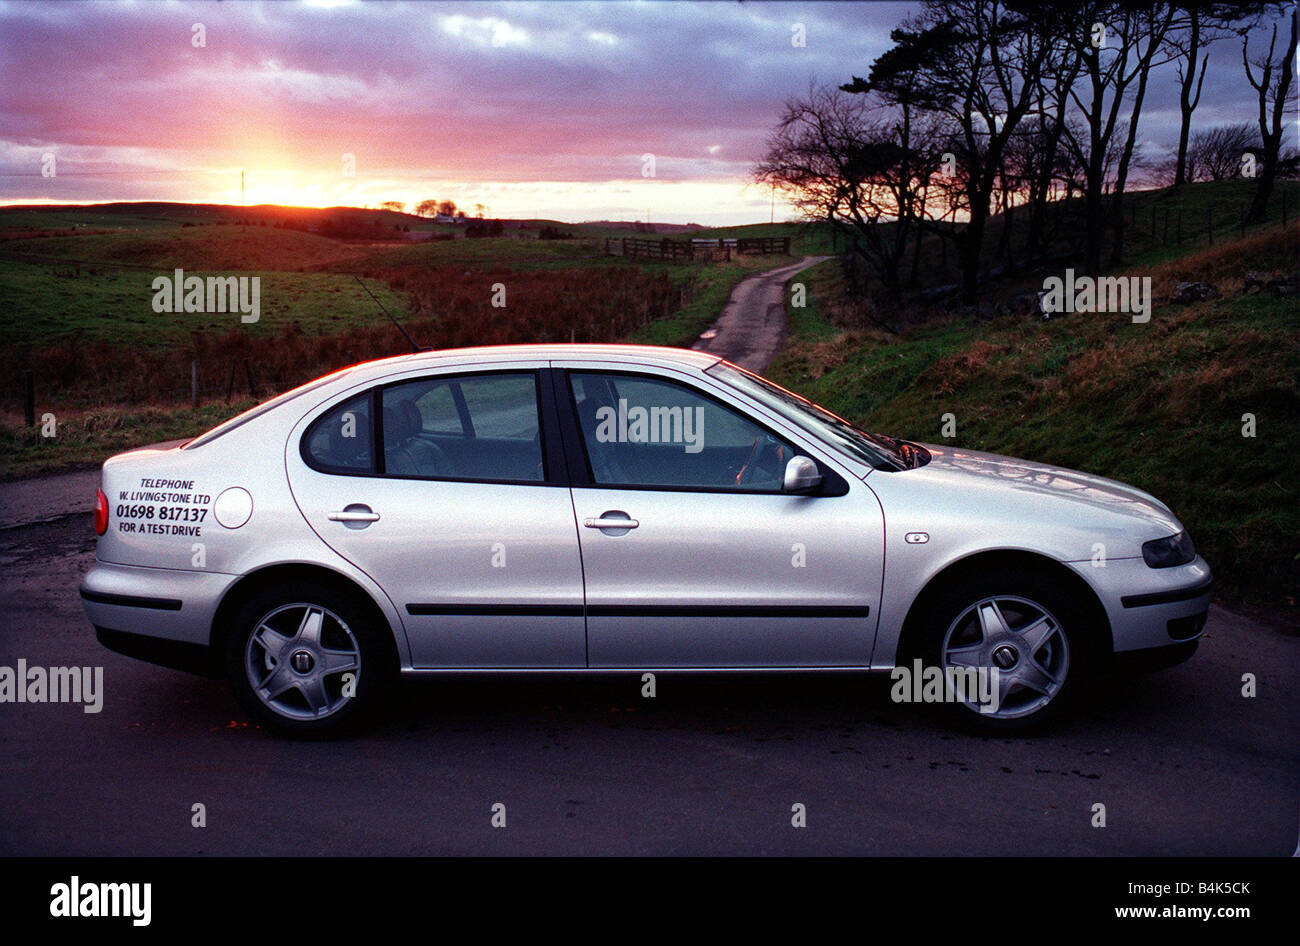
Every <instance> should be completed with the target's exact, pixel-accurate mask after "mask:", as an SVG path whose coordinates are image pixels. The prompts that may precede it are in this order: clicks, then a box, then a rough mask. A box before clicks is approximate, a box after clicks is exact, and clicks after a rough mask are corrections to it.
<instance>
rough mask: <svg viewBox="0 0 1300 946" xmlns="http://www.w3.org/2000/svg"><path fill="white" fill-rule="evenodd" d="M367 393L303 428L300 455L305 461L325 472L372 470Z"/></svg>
mask: <svg viewBox="0 0 1300 946" xmlns="http://www.w3.org/2000/svg"><path fill="white" fill-rule="evenodd" d="M374 442H375V440H374V437H373V436H371V423H370V395H369V394H358V395H357V396H356V397H354V398H350V399H349V400H347V401H344V402H343V403H342V404H340V405H339V406H338V407H336V408H334V409H333V410H332V411H329V412H328V413H326V414H325V415H323V416H322V417H320V418H319V419H318V420H316V422H315V423H313V424H312V425H311V428H310V429H309V430H308V431H307V434H306V436H305V437H304V438H303V447H302V450H303V455H304V457H305V459H306V460H307V462H308V464H309V465H310V466H312V467H315V468H316V469H318V470H321V471H322V472H326V473H373V472H374V470H375V451H374Z"/></svg>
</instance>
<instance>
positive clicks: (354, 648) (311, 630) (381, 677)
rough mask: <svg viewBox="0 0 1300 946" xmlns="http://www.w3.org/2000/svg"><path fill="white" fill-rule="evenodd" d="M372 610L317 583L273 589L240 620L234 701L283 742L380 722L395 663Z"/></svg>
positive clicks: (230, 653)
mask: <svg viewBox="0 0 1300 946" xmlns="http://www.w3.org/2000/svg"><path fill="white" fill-rule="evenodd" d="M374 623H375V622H374V619H373V617H372V616H371V614H370V613H369V610H368V609H367V608H365V607H364V606H362V605H361V604H360V603H359V602H357V600H356V599H355V598H354V597H353V596H351V595H348V594H346V593H342V592H340V591H338V590H337V589H334V588H330V587H327V586H325V585H323V584H318V583H315V582H301V583H295V584H294V585H292V586H290V587H284V588H272V589H267V590H266V591H263V592H261V593H259V594H257V595H254V596H253V597H252V598H251V599H250V600H249V601H248V602H247V603H245V605H244V606H243V607H242V608H241V609H240V611H239V614H238V615H237V616H236V618H235V625H234V631H233V633H232V634H231V635H230V637H229V641H228V647H227V652H226V665H227V672H228V674H229V677H230V681H231V685H232V686H233V688H234V691H235V696H236V697H237V698H238V700H239V702H240V704H241V705H242V706H243V707H244V709H246V710H247V711H248V713H249V714H250V715H252V716H253V717H254V718H255V719H256V720H257V721H258V722H260V723H261V724H262V725H264V726H266V727H267V728H268V729H270V730H272V731H273V732H276V733H278V734H280V735H287V736H297V737H303V738H312V737H329V736H334V735H338V734H340V733H343V732H345V731H349V730H351V729H354V728H356V727H357V726H358V725H359V724H361V723H363V722H365V721H367V720H368V719H369V718H371V717H372V716H373V715H374V711H375V710H376V709H377V708H378V706H379V704H380V702H381V700H382V697H383V696H384V692H385V690H388V689H391V677H392V669H393V663H392V660H391V657H390V654H389V653H388V648H386V647H384V645H383V639H382V638H381V637H380V632H381V630H382V629H380V628H376V627H375V626H374Z"/></svg>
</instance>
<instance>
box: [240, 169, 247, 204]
mask: <svg viewBox="0 0 1300 946" xmlns="http://www.w3.org/2000/svg"><path fill="white" fill-rule="evenodd" d="M239 206H241V207H246V206H247V202H246V201H245V200H244V172H243V171H240V172H239Z"/></svg>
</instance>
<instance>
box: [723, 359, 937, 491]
mask: <svg viewBox="0 0 1300 946" xmlns="http://www.w3.org/2000/svg"><path fill="white" fill-rule="evenodd" d="M706 370H707V372H708V374H710V375H712V376H713V377H715V378H717V379H718V380H719V381H724V382H726V383H727V384H729V385H731V386H732V387H733V388H738V389H739V390H741V391H743V392H744V393H746V394H748V395H749V396H750V397H752V398H754V399H755V400H757V401H759V402H760V403H762V404H763V405H765V406H766V407H769V408H771V409H772V410H774V411H776V412H777V413H778V414H780V415H781V416H782V417H785V418H787V419H788V420H790V421H791V422H792V423H794V424H797V425H798V426H799V427H802V428H803V429H804V430H806V431H808V432H809V433H811V434H812V435H814V436H815V437H817V438H819V439H821V440H824V441H827V442H828V443H830V444H832V445H833V446H836V447H839V448H840V449H842V450H844V451H845V452H846V453H848V454H850V455H851V456H854V457H857V458H858V459H860V460H862V461H863V462H864V463H868V464H870V465H871V466H873V467H875V468H876V469H878V470H906V469H909V468H911V467H912V466H913V465H914V463H913V461H912V460H911V458H910V454H911V451H912V449H913V448H912V447H911V445H910V444H907V445H905V444H903V442H902V441H898V440H894V439H893V438H891V437H882V436H880V435H879V434H869V433H867V432H866V431H865V430H862V429H861V428H859V427H855V426H854V425H853V424H850V423H849V422H848V421H847V420H845V419H844V418H843V417H840V416H838V415H836V414H832V413H831V412H830V411H828V410H826V408H824V407H821V406H819V405H817V404H814V403H813V402H812V401H810V400H808V399H807V398H805V397H800V396H799V395H797V394H795V393H794V392H793V391H787V390H786V389H785V388H783V387H781V386H780V385H776V384H773V383H772V382H771V381H768V380H767V379H765V378H760V377H759V376H758V375H756V374H753V373H751V372H749V371H746V370H745V369H744V368H738V367H736V366H735V365H733V364H730V363H729V362H726V361H720V362H718V363H717V364H716V365H713V366H712V367H710V368H708V369H706Z"/></svg>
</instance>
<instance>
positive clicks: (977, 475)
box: [898, 443, 1183, 537]
mask: <svg viewBox="0 0 1300 946" xmlns="http://www.w3.org/2000/svg"><path fill="white" fill-rule="evenodd" d="M922 446H924V447H925V449H926V450H928V451H929V452H930V462H929V463H927V464H926V465H925V466H923V467H920V468H919V469H917V470H914V471H908V472H904V473H901V474H898V475H901V476H910V475H913V474H915V473H919V474H921V475H923V476H925V477H926V478H929V479H934V480H936V481H938V482H940V483H946V484H948V485H951V486H952V487H954V488H956V489H958V490H960V491H961V492H964V493H967V494H968V495H969V493H970V490H972V489H974V490H975V491H976V492H977V493H978V492H981V491H982V488H983V487H988V494H987V495H988V502H989V503H990V504H998V505H1005V504H1006V503H1007V502H1008V501H1009V500H1013V499H1014V494H1017V493H1018V494H1020V496H1021V497H1022V498H1023V499H1024V500H1025V501H1026V502H1027V503H1029V504H1031V505H1038V504H1039V503H1041V502H1043V501H1049V502H1050V501H1059V502H1062V503H1066V504H1073V505H1076V506H1078V507H1080V508H1079V509H1078V512H1079V513H1080V515H1085V514H1086V513H1087V512H1088V511H1092V512H1094V513H1101V514H1103V515H1119V516H1123V517H1129V518H1133V519H1139V520H1143V521H1145V522H1148V523H1150V524H1151V526H1152V528H1153V533H1152V535H1153V537H1157V536H1160V535H1172V534H1173V533H1175V532H1179V531H1181V530H1182V528H1183V527H1182V523H1180V522H1179V521H1178V518H1177V517H1176V516H1175V515H1174V514H1173V512H1172V511H1171V510H1170V509H1169V507H1168V506H1166V505H1165V504H1164V503H1162V502H1160V500H1158V499H1156V498H1155V497H1154V496H1152V495H1151V494H1150V493H1145V492H1143V491H1142V490H1140V489H1137V488H1136V487H1134V486H1129V485H1127V484H1125V483H1120V482H1118V481H1116V480H1110V479H1106V478H1105V477H1104V476H1093V475H1092V474H1090V473H1080V472H1079V471H1078V470H1069V469H1065V468H1064V467H1057V466H1050V465H1048V464H1045V463H1033V462H1030V461H1028V460H1019V459H1016V458H1015V457H1004V456H999V455H998V454H995V453H984V452H982V451H979V450H966V449H963V448H958V447H952V446H936V445H934V444H928V443H927V444H922Z"/></svg>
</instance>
